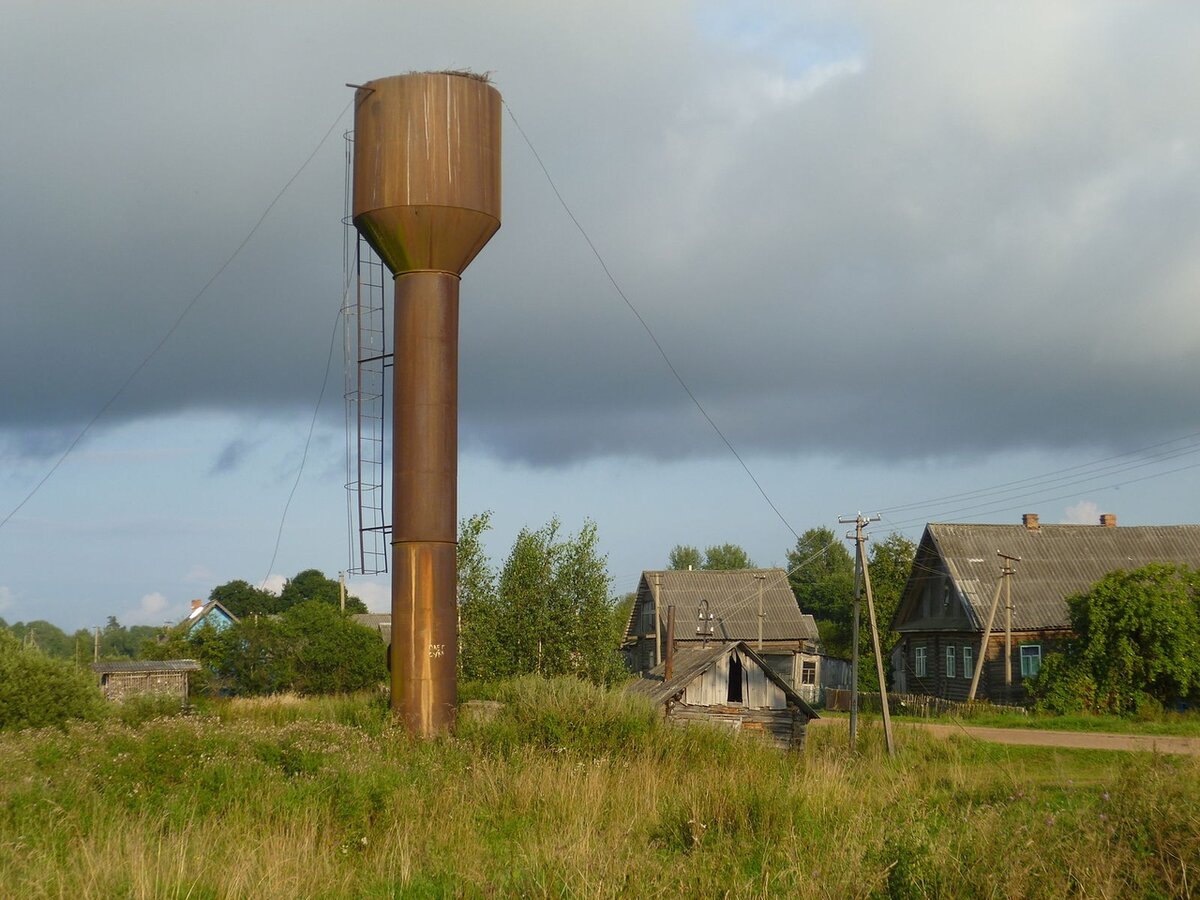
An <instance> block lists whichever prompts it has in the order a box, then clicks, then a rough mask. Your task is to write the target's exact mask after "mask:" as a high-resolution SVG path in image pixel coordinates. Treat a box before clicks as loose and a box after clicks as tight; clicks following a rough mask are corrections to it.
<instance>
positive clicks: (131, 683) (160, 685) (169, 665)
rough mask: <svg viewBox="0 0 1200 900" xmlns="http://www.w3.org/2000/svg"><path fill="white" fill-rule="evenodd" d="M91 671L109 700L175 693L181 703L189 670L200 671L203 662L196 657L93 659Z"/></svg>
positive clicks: (186, 699) (170, 695) (165, 695)
mask: <svg viewBox="0 0 1200 900" xmlns="http://www.w3.org/2000/svg"><path fill="white" fill-rule="evenodd" d="M92 671H93V672H95V673H96V675H97V676H98V677H99V679H100V690H101V691H103V693H104V697H105V699H107V700H112V701H115V702H120V701H122V700H128V699H129V698H130V697H146V696H160V697H175V698H177V699H178V700H179V705H180V706H187V702H188V674H189V673H190V672H198V671H200V663H198V662H197V661H196V660H194V659H147V660H120V661H116V662H98V663H92Z"/></svg>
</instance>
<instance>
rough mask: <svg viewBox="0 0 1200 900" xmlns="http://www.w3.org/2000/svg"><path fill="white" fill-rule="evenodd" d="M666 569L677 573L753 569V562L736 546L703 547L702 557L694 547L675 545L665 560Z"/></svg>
mask: <svg viewBox="0 0 1200 900" xmlns="http://www.w3.org/2000/svg"><path fill="white" fill-rule="evenodd" d="M667 568H668V569H672V570H673V571H677V572H679V571H687V570H688V569H706V570H708V571H719V570H725V569H753V568H754V562H753V560H751V559H750V554H748V553H747V552H746V551H745V550H744V549H743V548H741V547H739V546H738V545H737V544H714V545H712V546H710V547H705V548H704V554H703V556H701V553H700V551H699V550H698V549H697V548H695V547H692V546H689V545H687V544H676V545H675V546H674V547H673V548H672V549H671V553H670V555H669V556H668V558H667Z"/></svg>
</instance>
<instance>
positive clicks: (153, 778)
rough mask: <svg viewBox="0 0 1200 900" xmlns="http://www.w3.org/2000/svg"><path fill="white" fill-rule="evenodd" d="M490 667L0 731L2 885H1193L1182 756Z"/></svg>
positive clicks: (1186, 770)
mask: <svg viewBox="0 0 1200 900" xmlns="http://www.w3.org/2000/svg"><path fill="white" fill-rule="evenodd" d="M506 690H507V696H506V700H507V703H508V705H507V707H506V711H505V713H504V714H503V715H502V716H501V717H499V718H498V720H497V721H496V722H494V723H477V724H474V725H467V724H464V726H463V728H462V729H460V734H459V735H458V736H457V737H453V738H446V739H442V740H438V741H434V742H430V743H423V744H422V743H414V742H411V741H409V740H408V739H407V738H406V737H405V736H404V735H403V734H402V733H399V732H397V731H395V730H394V729H392V728H391V727H390V726H389V725H388V723H387V721H386V717H385V715H384V714H383V712H382V709H381V707H379V705H378V704H377V703H375V702H373V701H372V700H371V699H369V698H357V699H341V700H329V701H310V700H300V699H297V698H280V699H277V700H272V701H253V702H247V701H239V702H238V703H232V704H226V705H223V706H222V707H221V709H220V710H219V713H220V715H219V716H218V715H210V716H207V717H199V718H189V719H159V720H155V721H152V722H148V723H145V724H142V725H140V726H129V725H122V724H119V723H115V722H108V723H103V724H101V725H81V726H77V727H74V728H72V729H70V730H68V731H67V732H66V733H63V732H59V731H28V732H23V733H19V734H15V735H5V736H2V737H0V771H3V772H4V773H5V774H4V778H3V781H2V782H0V894H3V896H22V897H61V896H71V897H115V896H120V897H126V896H128V897H147V898H149V897H155V898H158V897H190V898H204V897H212V898H225V897H231V898H232V897H262V898H274V897H279V898H284V897H287V898H292V897H343V896H363V897H391V896H396V895H398V894H403V895H405V896H418V897H419V896H443V895H446V894H450V895H457V894H466V895H478V894H483V895H489V896H494V895H508V894H521V895H530V896H548V895H554V896H563V895H565V896H572V897H617V896H630V895H637V896H645V897H679V896H696V895H702V896H712V895H725V894H728V895H729V896H733V897H755V896H774V895H780V894H788V895H795V896H800V897H808V896H811V897H827V896H837V897H843V896H851V897H853V896H870V895H872V894H879V895H892V896H946V895H963V896H971V895H997V896H1062V895H1065V894H1069V893H1075V894H1080V895H1083V896H1107V897H1113V896H1121V895H1137V896H1145V895H1153V894H1158V895H1162V896H1187V895H1188V894H1189V892H1190V891H1191V890H1192V887H1191V885H1192V883H1193V882H1194V880H1195V869H1196V867H1197V866H1200V769H1198V765H1197V763H1196V762H1195V761H1192V760H1178V759H1167V758H1156V757H1150V756H1121V755H1118V754H1106V753H1096V752H1080V751H1051V750H1043V749H1038V748H1002V747H995V746H990V745H983V744H978V743H975V742H971V741H967V740H965V739H964V740H951V741H934V740H928V739H925V738H924V737H923V736H919V735H915V734H907V735H906V736H905V742H904V745H903V746H902V748H901V752H900V754H899V755H898V756H897V758H895V759H888V758H887V757H886V756H884V755H883V754H882V752H881V746H880V745H881V738H880V734H879V730H878V728H877V727H872V726H871V725H870V724H869V723H865V724H864V727H862V729H861V730H862V733H863V734H864V736H865V738H866V748H865V750H863V751H862V752H860V753H859V754H858V755H856V756H851V755H849V754H848V753H847V752H846V750H845V737H846V734H845V728H844V726H839V725H834V726H829V727H825V728H822V729H820V730H814V732H813V733H812V734H811V736H810V743H809V748H808V752H807V753H806V754H805V756H803V757H796V756H789V755H785V754H781V753H778V752H776V751H774V750H771V749H769V748H767V747H764V746H761V745H758V744H756V743H754V742H752V741H745V740H736V739H733V738H731V737H729V736H727V735H724V734H719V733H715V732H708V731H705V730H693V731H688V732H679V731H674V730H667V729H663V728H661V727H659V726H658V724H657V723H656V721H655V719H654V718H653V716H652V715H650V714H649V713H648V711H647V710H646V709H645V708H644V707H638V706H636V705H634V706H629V705H627V704H626V701H625V700H624V699H623V698H620V697H617V696H614V695H609V694H605V693H603V692H599V691H595V690H593V689H589V688H586V687H585V686H578V685H575V684H573V683H565V682H556V683H553V684H551V685H544V684H541V685H539V683H537V682H522V683H518V684H516V685H513V686H509V687H508V688H506ZM579 710H584V711H583V712H579ZM296 712H299V715H298V716H297V717H294V718H293V717H292V715H293V713H296ZM356 720H357V721H358V722H359V723H360V724H348V722H353V721H356ZM362 723H367V724H366V725H364V724H362Z"/></svg>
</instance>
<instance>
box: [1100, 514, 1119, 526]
mask: <svg viewBox="0 0 1200 900" xmlns="http://www.w3.org/2000/svg"><path fill="white" fill-rule="evenodd" d="M1100 525H1101V526H1102V527H1104V528H1116V527H1117V514H1116V513H1105V514H1104V515H1102V516H1101V517H1100Z"/></svg>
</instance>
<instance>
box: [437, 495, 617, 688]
mask: <svg viewBox="0 0 1200 900" xmlns="http://www.w3.org/2000/svg"><path fill="white" fill-rule="evenodd" d="M489 524H490V517H489V515H488V514H486V513H485V514H484V515H482V516H473V517H471V518H469V519H465V520H463V521H462V522H461V523H460V525H459V562H458V571H459V604H460V605H459V615H460V622H461V626H460V632H459V633H460V640H461V652H460V655H459V659H460V663H461V666H462V672H463V675H464V677H467V678H478V679H495V678H504V677H508V676H511V675H519V674H528V673H538V674H542V675H546V676H553V675H566V674H571V675H578V676H580V677H583V678H588V679H591V680H592V681H596V682H600V683H610V682H612V681H615V680H617V679H619V678H620V677H623V676H624V666H623V664H622V662H621V660H620V657H619V655H618V652H617V650H618V647H619V645H620V640H621V635H622V633H623V632H624V627H625V622H624V620H623V619H621V615H620V613H619V612H618V610H617V604H616V602H615V601H614V600H612V599H610V598H609V596H608V585H609V578H608V571H607V563H606V560H605V558H604V556H603V555H602V554H600V552H599V549H598V547H599V537H598V533H597V529H596V525H595V523H593V522H590V521H589V522H585V523H584V526H583V528H582V529H580V532H579V534H578V535H567V536H565V537H564V536H562V535H561V526H560V524H559V521H558V519H552V520H551V521H550V522H549V523H548V524H547V525H545V526H544V527H542V528H539V529H536V530H534V529H529V528H523V529H522V530H521V532H520V533H519V534H518V535H517V538H516V540H515V541H514V542H513V546H512V550H511V551H510V552H509V554H508V557H507V558H506V559H505V561H504V565H503V566H502V567H501V569H500V571H499V572H498V573H497V572H495V571H494V570H493V569H492V567H491V565H490V564H489V563H488V561H487V557H486V554H485V553H484V550H483V546H482V542H481V535H482V534H483V532H485V531H486V530H487V528H488V527H489ZM625 615H626V617H627V616H628V610H626V612H625Z"/></svg>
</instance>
